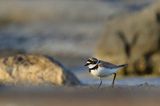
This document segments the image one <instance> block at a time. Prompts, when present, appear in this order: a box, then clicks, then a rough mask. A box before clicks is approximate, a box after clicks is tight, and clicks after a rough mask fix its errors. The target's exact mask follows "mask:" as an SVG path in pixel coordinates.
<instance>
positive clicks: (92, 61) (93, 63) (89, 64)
mask: <svg viewBox="0 0 160 106" xmlns="http://www.w3.org/2000/svg"><path fill="white" fill-rule="evenodd" d="M98 63H99V60H98V59H96V58H94V57H91V58H89V59H88V60H87V62H86V64H85V65H84V66H87V67H88V68H93V67H95V66H96V65H97V64H98Z"/></svg>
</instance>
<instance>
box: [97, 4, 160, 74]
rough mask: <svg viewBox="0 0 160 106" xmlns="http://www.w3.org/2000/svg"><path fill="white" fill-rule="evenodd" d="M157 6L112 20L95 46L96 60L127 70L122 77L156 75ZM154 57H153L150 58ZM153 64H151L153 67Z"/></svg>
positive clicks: (159, 58)
mask: <svg viewBox="0 0 160 106" xmlns="http://www.w3.org/2000/svg"><path fill="white" fill-rule="evenodd" d="M159 51H160V2H156V3H155V4H153V5H152V6H150V7H147V8H146V9H144V10H141V11H140V12H135V13H132V14H129V15H124V16H120V17H118V18H114V19H112V20H111V21H110V22H109V23H108V24H107V27H106V31H105V32H104V35H103V36H102V37H101V39H100V42H99V44H98V46H97V50H96V56H97V57H99V58H102V59H104V60H107V61H110V62H113V63H117V64H123V63H128V64H129V66H128V68H127V69H125V70H124V71H123V74H137V75H144V74H154V73H157V71H159V72H160V69H159V68H158V67H159V66H158V65H156V64H159V63H160V56H156V59H153V56H154V55H155V54H159ZM154 57H155V56H154ZM153 60H154V64H153Z"/></svg>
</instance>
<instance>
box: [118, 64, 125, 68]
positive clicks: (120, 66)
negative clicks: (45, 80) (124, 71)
mask: <svg viewBox="0 0 160 106" xmlns="http://www.w3.org/2000/svg"><path fill="white" fill-rule="evenodd" d="M127 66H128V64H122V65H118V66H117V67H118V68H123V67H127Z"/></svg>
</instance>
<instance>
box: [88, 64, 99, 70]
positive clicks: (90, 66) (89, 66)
mask: <svg viewBox="0 0 160 106" xmlns="http://www.w3.org/2000/svg"><path fill="white" fill-rule="evenodd" d="M96 65H97V64H90V65H88V68H90V69H91V68H94V67H95V66H96Z"/></svg>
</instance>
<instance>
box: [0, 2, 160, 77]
mask: <svg viewBox="0 0 160 106" xmlns="http://www.w3.org/2000/svg"><path fill="white" fill-rule="evenodd" d="M159 7H160V3H159V2H158V0H40V1H38V0H14V1H11V0H7V1H5V0H1V1H0V56H1V57H4V56H8V55H13V54H17V53H36V54H44V55H48V56H51V57H53V58H55V59H57V60H58V61H60V62H61V63H62V64H64V65H65V66H66V67H67V68H68V69H70V70H71V71H72V72H74V73H76V74H77V75H78V76H79V78H83V77H84V74H83V75H81V72H84V73H85V74H86V71H85V70H86V69H85V68H84V67H83V65H84V63H85V61H86V60H87V58H88V57H92V56H94V57H97V58H99V59H102V60H105V61H109V62H112V63H115V64H123V63H128V64H129V67H127V68H126V69H125V70H123V71H121V72H120V74H121V75H159V74H160V67H159V66H160V8H159ZM85 78H86V77H85ZM87 78H88V76H87Z"/></svg>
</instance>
